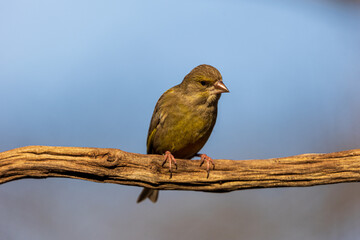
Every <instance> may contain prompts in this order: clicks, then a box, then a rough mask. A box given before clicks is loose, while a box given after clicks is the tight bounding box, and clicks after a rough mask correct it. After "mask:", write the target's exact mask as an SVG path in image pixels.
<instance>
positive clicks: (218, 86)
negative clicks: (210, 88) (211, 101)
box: [214, 80, 230, 93]
mask: <svg viewBox="0 0 360 240" xmlns="http://www.w3.org/2000/svg"><path fill="white" fill-rule="evenodd" d="M214 86H215V89H216V90H217V91H216V93H226V92H230V91H229V89H228V88H227V87H226V86H225V84H224V83H223V81H221V80H219V81H217V82H216V83H215V85H214Z"/></svg>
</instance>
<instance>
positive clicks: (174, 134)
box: [137, 64, 229, 203]
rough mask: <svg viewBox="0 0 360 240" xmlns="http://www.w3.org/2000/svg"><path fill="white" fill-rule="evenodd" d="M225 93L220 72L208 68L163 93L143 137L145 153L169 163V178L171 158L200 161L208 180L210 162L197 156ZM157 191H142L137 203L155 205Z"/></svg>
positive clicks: (193, 71) (200, 155)
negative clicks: (204, 165) (144, 137)
mask: <svg viewBox="0 0 360 240" xmlns="http://www.w3.org/2000/svg"><path fill="white" fill-rule="evenodd" d="M225 92H229V90H228V89H227V87H226V86H225V84H224V83H223V81H222V76H221V74H220V72H219V71H218V70H217V69H216V68H214V67H212V66H210V65H205V64H203V65H199V66H197V67H195V68H194V69H193V70H192V71H191V72H190V73H189V74H187V75H186V76H185V78H184V80H183V81H182V82H181V83H180V84H179V85H176V86H174V87H172V88H170V89H169V90H167V91H166V92H165V93H164V94H163V95H162V96H161V97H160V98H159V100H158V102H157V103H156V106H155V109H154V112H153V115H152V118H151V122H150V127H149V131H148V136H147V153H148V154H163V155H164V162H163V166H164V164H165V163H166V162H168V163H169V171H170V178H171V177H172V164H174V165H175V167H176V168H177V165H176V160H175V158H181V159H191V158H193V157H194V156H199V157H201V160H202V162H201V165H200V166H202V164H203V163H204V162H206V165H207V167H206V169H207V174H208V175H207V176H208V177H209V171H210V163H211V164H212V165H213V166H214V167H215V165H214V162H213V160H212V159H211V158H210V157H208V156H207V155H205V154H199V153H198V152H199V151H200V149H201V148H202V147H203V146H204V144H205V143H206V141H207V140H208V138H209V137H210V134H211V132H212V130H213V128H214V125H215V122H216V116H217V104H218V101H219V99H220V96H221V93H225ZM158 194H159V191H158V190H154V189H150V188H144V190H143V191H142V192H141V194H140V196H139V198H138V200H137V202H138V203H139V202H141V201H143V200H144V199H146V198H149V199H150V200H151V201H152V202H154V203H155V202H156V201H157V198H158Z"/></svg>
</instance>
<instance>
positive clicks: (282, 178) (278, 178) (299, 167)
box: [0, 146, 360, 192]
mask: <svg viewBox="0 0 360 240" xmlns="http://www.w3.org/2000/svg"><path fill="white" fill-rule="evenodd" d="M162 161H163V157H162V156H160V155H144V154H136V153H129V152H124V151H121V150H119V149H111V148H80V147H48V146H28V147H22V148H16V149H13V150H9V151H6V152H2V153H0V184H1V183H6V182H9V181H12V180H15V179H21V178H47V177H67V178H76V179H83V180H88V181H94V182H104V183H105V182H106V183H117V184H124V185H132V186H142V187H149V188H156V189H161V190H164V189H166V190H170V189H171V190H193V191H207V192H229V191H234V190H240V189H249V188H269V187H305V186H313V185H322V184H333V183H342V182H358V181H360V149H354V150H348V151H343V152H335V153H328V154H302V155H298V156H292V157H285V158H272V159H266V160H246V161H235V160H222V159H218V160H215V164H216V169H215V170H212V171H211V172H210V177H209V178H206V170H205V167H204V166H203V167H199V165H200V161H199V160H181V159H179V160H177V163H178V169H177V170H174V173H173V177H172V178H171V179H170V178H169V171H168V168H167V167H161V164H162ZM166 166H167V165H166Z"/></svg>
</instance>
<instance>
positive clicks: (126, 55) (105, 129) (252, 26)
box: [0, 0, 360, 240]
mask: <svg viewBox="0 0 360 240" xmlns="http://www.w3.org/2000/svg"><path fill="white" fill-rule="evenodd" d="M359 29H360V7H359V6H358V5H356V4H350V3H348V4H344V3H341V2H336V1H321V0H316V1H314V0H312V1H310V0H302V1H298V0H292V1H281V0H273V1H265V0H257V1H230V0H229V1H213V0H210V1H200V0H196V1H66V0H65V1H52V0H48V1H40V0H35V1H20V0H13V1H1V2H0V36H1V38H0V92H1V94H0V116H1V117H0V151H5V150H9V149H12V148H16V147H21V146H27V145H51V146H79V147H80V146H86V147H112V148H120V149H122V150H125V151H130V152H138V153H145V151H146V150H145V141H146V134H147V130H148V124H149V121H150V118H151V114H152V111H153V108H154V105H155V103H156V101H157V99H158V98H159V97H160V95H161V94H162V93H163V92H164V91H165V90H167V89H168V88H170V87H172V86H174V85H176V84H178V83H179V82H181V81H182V79H183V77H184V76H185V75H186V74H187V73H188V72H189V71H190V70H191V69H192V68H193V67H195V66H197V65H199V64H203V63H206V64H210V65H213V66H215V67H217V68H218V69H219V70H220V72H221V73H222V75H223V80H224V82H225V84H226V85H227V86H228V88H229V89H230V94H224V95H223V97H222V98H221V100H220V103H219V116H218V121H217V124H216V126H215V129H214V131H213V134H212V136H211V137H210V139H209V141H208V143H207V144H206V146H205V147H204V148H203V150H202V152H205V153H207V154H208V155H210V156H212V157H213V158H224V159H238V160H240V159H254V158H255V159H259V158H271V157H281V156H289V155H296V154H302V153H310V152H333V151H341V150H347V149H352V148H360V124H359V119H360V108H359V105H360V94H359V88H360V31H359ZM140 190H141V189H140V188H137V187H128V186H120V185H114V184H99V183H92V182H86V181H80V180H71V179H42V180H32V179H27V180H19V181H14V182H10V183H6V184H3V185H1V186H0V213H1V214H0V239H2V240H13V239H16V240H18V239H21V240H22V239H24V240H25V239H26V240H29V239H30V240H31V239H34V240H35V239H36V240H42V239H55V240H56V239H59V240H60V239H87V240H91V239H169V238H170V239H195V238H196V239H198V240H200V239H239V238H242V239H249V240H251V239H277V240H278V239H287V240H288V239H290V240H291V239H326V240H331V239H334V240H335V239H354V238H355V236H359V235H360V230H359V229H358V226H359V225H360V207H359V205H358V202H359V200H360V194H359V192H360V191H359V184H357V183H353V184H338V185H329V186H318V187H311V188H283V189H261V190H247V191H237V192H232V193H227V194H210V193H199V192H184V191H165V192H164V191H162V192H161V193H160V199H159V201H158V203H157V204H155V205H154V204H152V203H150V202H145V203H143V204H139V205H138V204H136V203H135V200H136V198H137V195H138V193H139V192H140Z"/></svg>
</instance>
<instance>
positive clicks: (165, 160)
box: [161, 151, 177, 178]
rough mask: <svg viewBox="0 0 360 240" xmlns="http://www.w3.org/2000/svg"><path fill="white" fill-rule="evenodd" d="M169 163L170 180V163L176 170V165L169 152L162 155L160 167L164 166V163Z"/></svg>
mask: <svg viewBox="0 0 360 240" xmlns="http://www.w3.org/2000/svg"><path fill="white" fill-rule="evenodd" d="M167 161H169V172H170V178H172V168H171V165H172V163H174V165H175V169H177V164H176V160H175V158H174V156H173V155H172V154H171V152H170V151H166V152H165V154H164V162H163V163H162V165H161V166H162V167H163V166H164V165H165V163H166V162H167Z"/></svg>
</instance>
